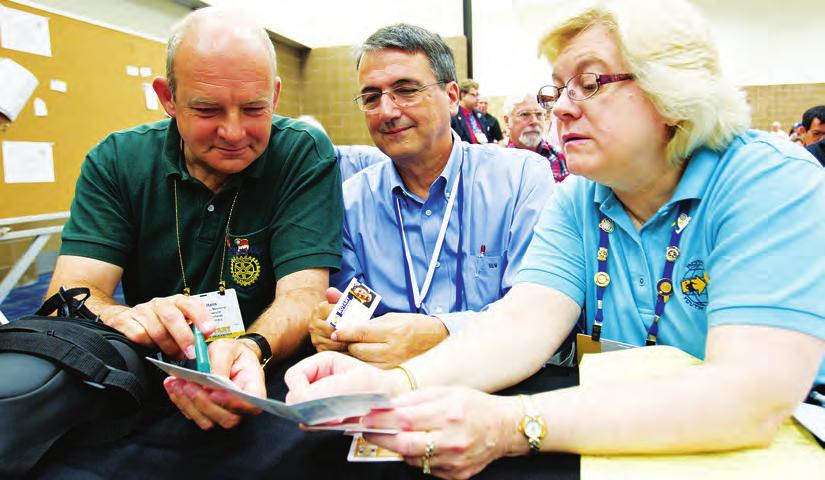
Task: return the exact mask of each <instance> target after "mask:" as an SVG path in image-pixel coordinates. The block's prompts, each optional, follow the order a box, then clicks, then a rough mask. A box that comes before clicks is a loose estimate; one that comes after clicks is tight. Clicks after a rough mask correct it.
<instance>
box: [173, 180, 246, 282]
mask: <svg viewBox="0 0 825 480" xmlns="http://www.w3.org/2000/svg"><path fill="white" fill-rule="evenodd" d="M172 191H173V192H174V196H175V240H177V242H178V260H180V276H181V278H183V294H184V295H186V296H189V294H190V293H191V290H190V289H189V286H188V285H187V284H186V270H185V269H184V268H183V251H182V250H181V247H180V216H179V214H178V180H177V179H173V180H172ZM239 193H241V190H240V189H238V191H237V192H235V197H234V198H233V199H232V205H231V206H230V207H229V218H227V219H226V230H225V231H224V241H223V252H221V271H220V275H218V292H220V294H221V295H223V293H224V292H225V291H226V282H225V281H224V279H223V263H224V260H226V244H227V243H228V238H229V224H230V223H231V222H232V212H233V211H234V210H235V202H236V201H237V200H238V194H239Z"/></svg>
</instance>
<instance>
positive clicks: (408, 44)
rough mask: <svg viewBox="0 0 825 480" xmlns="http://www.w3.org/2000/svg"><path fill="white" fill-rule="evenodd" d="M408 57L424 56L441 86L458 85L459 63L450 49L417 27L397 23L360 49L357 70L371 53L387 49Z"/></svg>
mask: <svg viewBox="0 0 825 480" xmlns="http://www.w3.org/2000/svg"><path fill="white" fill-rule="evenodd" d="M390 48H391V49H396V50H402V51H404V52H407V53H412V54H414V53H419V52H421V53H423V54H424V55H425V56H426V57H427V59H428V60H429V61H430V68H431V69H432V71H433V75H435V78H436V80H438V81H439V82H444V83H448V82H455V81H456V74H455V59H454V58H453V51H452V50H450V47H449V45H447V43H446V42H445V41H444V39H443V38H441V36H440V35H438V34H437V33H433V32H431V31H429V30H426V29H424V28H421V27H417V26H415V25H410V24H407V23H397V24H395V25H391V26H389V27H383V28H380V29H378V30H377V31H376V32H375V33H373V34H372V35H370V37H369V38H368V39H367V40H366V41H365V42H364V43H363V44H362V45H361V46H359V47H358V48H357V49H356V52H355V54H356V62H355V68H356V69H357V68H358V67H360V65H361V57H363V56H364V54H365V53H367V52H376V51H379V50H385V49H390Z"/></svg>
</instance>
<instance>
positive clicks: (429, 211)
mask: <svg viewBox="0 0 825 480" xmlns="http://www.w3.org/2000/svg"><path fill="white" fill-rule="evenodd" d="M432 214H433V211H432V210H426V211H425V212H424V215H426V216H428V217H429V216H430V215H432Z"/></svg>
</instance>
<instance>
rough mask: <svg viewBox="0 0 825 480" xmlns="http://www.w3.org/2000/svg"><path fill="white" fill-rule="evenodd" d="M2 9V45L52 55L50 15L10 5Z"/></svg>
mask: <svg viewBox="0 0 825 480" xmlns="http://www.w3.org/2000/svg"><path fill="white" fill-rule="evenodd" d="M2 9H3V12H2V14H0V46H2V47H3V48H8V49H11V50H19V51H21V52H27V53H34V54H35V55H43V56H46V57H51V56H52V44H51V39H50V36H49V19H48V17H44V16H41V15H35V14H33V13H29V12H24V11H22V10H15V9H13V8H8V7H2Z"/></svg>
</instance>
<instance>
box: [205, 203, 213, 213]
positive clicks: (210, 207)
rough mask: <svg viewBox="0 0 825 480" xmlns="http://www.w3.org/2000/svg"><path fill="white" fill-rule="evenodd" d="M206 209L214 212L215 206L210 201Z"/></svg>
mask: <svg viewBox="0 0 825 480" xmlns="http://www.w3.org/2000/svg"><path fill="white" fill-rule="evenodd" d="M206 211H207V212H209V213H212V212H214V211H215V206H214V205H212V204H211V203H210V204H209V206H208V207H206Z"/></svg>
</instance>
